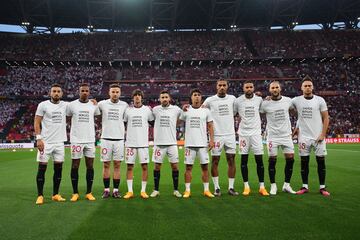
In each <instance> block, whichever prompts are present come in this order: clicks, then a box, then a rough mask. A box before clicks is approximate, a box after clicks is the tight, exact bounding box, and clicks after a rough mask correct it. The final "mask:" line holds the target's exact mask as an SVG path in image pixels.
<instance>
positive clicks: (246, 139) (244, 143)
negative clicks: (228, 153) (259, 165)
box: [239, 135, 264, 155]
mask: <svg viewBox="0 0 360 240" xmlns="http://www.w3.org/2000/svg"><path fill="white" fill-rule="evenodd" d="M239 148H240V153H241V154H249V152H250V149H251V150H252V151H253V152H254V154H255V155H263V154H264V147H263V143H262V137H261V135H252V136H239Z"/></svg>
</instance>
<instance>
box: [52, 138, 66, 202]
mask: <svg viewBox="0 0 360 240" xmlns="http://www.w3.org/2000/svg"><path fill="white" fill-rule="evenodd" d="M52 158H53V159H54V175H53V196H52V197H51V199H52V200H53V201H56V202H64V201H65V198H63V197H62V196H61V195H60V194H59V188H60V183H61V177H62V166H63V162H64V158H65V149H64V144H57V145H56V146H54V150H53V153H52Z"/></svg>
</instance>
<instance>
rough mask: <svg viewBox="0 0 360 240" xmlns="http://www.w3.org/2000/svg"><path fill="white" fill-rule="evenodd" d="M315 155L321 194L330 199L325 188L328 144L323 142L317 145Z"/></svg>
mask: <svg viewBox="0 0 360 240" xmlns="http://www.w3.org/2000/svg"><path fill="white" fill-rule="evenodd" d="M314 147H315V155H316V162H317V172H318V176H319V183H320V194H321V195H323V196H325V197H328V196H330V193H329V192H328V191H327V190H326V188H325V187H326V186H325V177H326V165H325V156H326V154H327V151H326V143H325V141H324V140H323V141H321V142H318V143H316V144H315V146H314Z"/></svg>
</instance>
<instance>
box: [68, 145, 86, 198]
mask: <svg viewBox="0 0 360 240" xmlns="http://www.w3.org/2000/svg"><path fill="white" fill-rule="evenodd" d="M82 156H83V145H82V144H78V143H72V144H71V173H70V176H71V185H72V188H73V194H72V196H71V199H70V201H71V202H76V201H77V200H78V199H79V189H78V185H79V166H80V159H81V158H82Z"/></svg>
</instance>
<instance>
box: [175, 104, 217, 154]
mask: <svg viewBox="0 0 360 240" xmlns="http://www.w3.org/2000/svg"><path fill="white" fill-rule="evenodd" d="M180 119H181V120H183V121H185V147H206V146H207V123H208V122H212V121H213V118H212V116H211V113H210V110H209V109H207V108H192V107H191V106H190V107H189V109H188V110H187V111H186V112H183V113H182V114H181V116H180Z"/></svg>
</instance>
